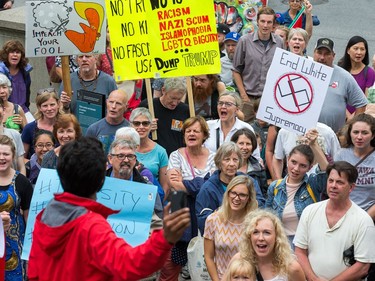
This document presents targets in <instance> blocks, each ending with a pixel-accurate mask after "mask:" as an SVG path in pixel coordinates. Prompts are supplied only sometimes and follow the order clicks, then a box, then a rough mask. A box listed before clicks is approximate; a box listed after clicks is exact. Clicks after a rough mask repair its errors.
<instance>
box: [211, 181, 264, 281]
mask: <svg viewBox="0 0 375 281" xmlns="http://www.w3.org/2000/svg"><path fill="white" fill-rule="evenodd" d="M257 207H258V202H257V201H256V196H255V190H254V183H253V181H252V180H251V178H249V177H248V176H247V175H240V176H236V177H234V178H233V179H232V180H231V181H230V183H229V184H228V187H227V190H226V191H225V193H224V196H223V204H222V205H221V207H220V208H219V210H218V211H217V212H214V213H212V214H211V215H209V216H208V218H207V220H206V223H205V229H204V258H205V261H206V265H207V270H208V273H209V274H210V276H211V280H212V281H218V280H222V278H223V275H224V272H225V270H226V268H227V266H228V264H229V262H230V260H231V258H232V257H233V256H234V255H235V254H236V253H237V252H238V245H239V242H240V237H241V234H242V231H243V229H244V224H243V222H244V219H245V216H246V215H247V214H248V213H249V212H251V211H254V210H255V209H256V208H257Z"/></svg>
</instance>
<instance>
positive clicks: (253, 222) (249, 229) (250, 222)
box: [239, 209, 295, 275]
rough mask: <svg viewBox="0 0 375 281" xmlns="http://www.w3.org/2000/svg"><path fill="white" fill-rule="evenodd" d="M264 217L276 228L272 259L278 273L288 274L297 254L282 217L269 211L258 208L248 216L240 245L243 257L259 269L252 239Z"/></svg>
mask: <svg viewBox="0 0 375 281" xmlns="http://www.w3.org/2000/svg"><path fill="white" fill-rule="evenodd" d="M263 219H268V220H270V221H271V222H272V224H273V226H274V228H275V235H276V240H275V247H274V249H273V260H272V265H273V267H274V270H275V272H276V273H277V274H280V275H288V267H289V265H290V263H291V262H293V260H295V256H294V255H293V253H292V250H291V248H290V245H289V241H288V238H287V236H286V234H285V231H284V228H283V225H282V223H281V221H280V219H279V218H278V217H277V216H276V215H275V214H273V213H271V212H269V211H266V210H261V209H258V210H255V211H253V212H250V213H249V214H248V215H247V216H246V218H245V226H244V231H243V233H242V239H241V241H240V245H239V251H240V254H241V257H243V258H244V259H246V260H248V261H250V263H251V264H253V265H254V266H255V267H256V268H257V269H258V257H257V255H256V252H255V250H254V248H253V244H252V241H251V239H252V235H253V233H254V231H255V228H256V227H257V225H258V222H259V221H260V220H263Z"/></svg>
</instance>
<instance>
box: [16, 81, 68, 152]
mask: <svg viewBox="0 0 375 281" xmlns="http://www.w3.org/2000/svg"><path fill="white" fill-rule="evenodd" d="M35 103H36V108H37V112H36V113H35V120H34V121H33V122H31V123H29V124H27V125H26V126H25V128H24V129H23V131H22V142H23V146H24V149H25V158H27V159H30V157H31V155H33V154H34V153H35V149H34V144H33V140H34V138H35V134H36V132H38V131H39V130H46V131H50V132H52V131H53V125H54V124H55V122H56V119H57V118H58V117H59V116H60V115H61V114H63V111H62V110H61V109H60V102H59V97H58V95H57V93H56V91H55V89H54V88H45V89H41V90H39V91H38V92H37V96H36V98H35Z"/></svg>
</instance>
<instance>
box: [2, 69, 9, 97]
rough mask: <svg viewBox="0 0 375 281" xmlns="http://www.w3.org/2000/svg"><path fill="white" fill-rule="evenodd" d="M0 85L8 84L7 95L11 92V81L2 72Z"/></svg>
mask: <svg viewBox="0 0 375 281" xmlns="http://www.w3.org/2000/svg"><path fill="white" fill-rule="evenodd" d="M0 85H5V86H8V89H9V95H10V94H11V93H12V83H11V82H10V80H9V78H8V77H7V76H6V75H5V74H4V73H0Z"/></svg>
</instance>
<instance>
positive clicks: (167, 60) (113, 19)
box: [106, 0, 220, 81]
mask: <svg viewBox="0 0 375 281" xmlns="http://www.w3.org/2000/svg"><path fill="white" fill-rule="evenodd" d="M106 5H107V16H108V25H109V31H110V36H111V47H112V57H113V60H114V68H115V72H116V80H118V81H121V80H130V79H131V80H135V79H140V78H153V77H155V78H158V77H176V76H190V75H198V74H212V73H220V53H219V47H218V42H217V30H216V21H215V14H214V9H213V5H212V0H201V1H196V0H108V1H106Z"/></svg>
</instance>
